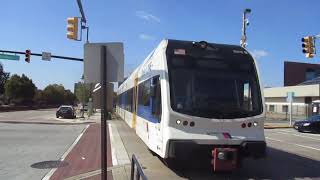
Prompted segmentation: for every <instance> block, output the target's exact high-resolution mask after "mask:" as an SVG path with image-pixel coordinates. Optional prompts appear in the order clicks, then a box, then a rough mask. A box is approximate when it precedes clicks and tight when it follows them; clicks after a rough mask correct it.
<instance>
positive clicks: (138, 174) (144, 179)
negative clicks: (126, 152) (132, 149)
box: [130, 154, 148, 180]
mask: <svg viewBox="0 0 320 180" xmlns="http://www.w3.org/2000/svg"><path fill="white" fill-rule="evenodd" d="M134 165H136V166H137V170H136V171H135V166H134ZM135 173H136V180H140V177H141V178H142V180H148V178H147V177H146V175H144V173H143V170H142V168H141V166H140V164H139V162H138V160H137V158H136V156H135V155H134V154H133V155H132V160H131V178H130V180H134V176H135Z"/></svg>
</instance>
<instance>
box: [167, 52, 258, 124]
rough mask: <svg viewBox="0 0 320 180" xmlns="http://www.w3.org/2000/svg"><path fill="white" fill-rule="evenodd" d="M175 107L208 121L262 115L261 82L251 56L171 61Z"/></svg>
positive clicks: (179, 110) (171, 84)
mask: <svg viewBox="0 0 320 180" xmlns="http://www.w3.org/2000/svg"><path fill="white" fill-rule="evenodd" d="M168 67H169V80H170V96H171V107H172V109H173V110H174V111H177V112H180V113H184V114H188V115H192V116H197V117H204V118H217V119H234V118H244V117H250V116H255V115H258V114H261V113H262V101H261V94H260V87H259V81H258V78H257V73H256V69H255V66H254V63H253V59H252V58H251V56H249V55H247V56H244V55H243V56H240V57H236V58H221V57H219V58H217V57H213V58H210V57H209V58H208V57H192V56H187V55H185V56H171V57H170V58H169V59H168Z"/></svg>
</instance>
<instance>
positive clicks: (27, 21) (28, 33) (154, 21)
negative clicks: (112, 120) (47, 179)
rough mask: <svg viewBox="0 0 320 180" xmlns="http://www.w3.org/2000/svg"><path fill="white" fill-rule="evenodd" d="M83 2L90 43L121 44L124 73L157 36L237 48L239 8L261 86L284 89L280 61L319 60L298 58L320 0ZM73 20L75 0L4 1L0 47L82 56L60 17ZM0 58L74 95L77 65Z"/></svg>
mask: <svg viewBox="0 0 320 180" xmlns="http://www.w3.org/2000/svg"><path fill="white" fill-rule="evenodd" d="M82 1H83V5H84V9H85V13H86V16H87V19H88V24H89V26H90V28H91V29H90V31H91V32H90V42H110V41H123V42H124V45H125V71H126V72H127V73H128V72H130V71H132V70H133V69H134V68H135V67H136V66H137V65H139V64H140V63H141V62H142V61H143V59H144V58H145V57H146V56H147V54H148V53H149V52H150V51H151V50H152V49H153V48H154V47H156V46H157V44H158V43H159V42H160V40H161V39H165V38H172V39H183V40H206V41H209V42H216V43H226V44H239V41H240V37H241V18H242V11H243V9H245V8H251V9H252V13H251V14H250V15H249V20H250V26H249V28H248V31H247V33H248V47H247V48H248V49H249V51H251V52H252V53H253V54H255V56H256V57H257V59H258V62H259V66H260V72H261V75H262V80H263V83H264V84H265V85H267V86H282V84H283V61H284V60H290V61H301V62H311V63H318V57H319V56H317V57H316V58H314V59H312V60H309V59H307V58H305V57H304V55H303V54H302V52H301V37H303V36H305V35H314V34H317V33H320V24H319V23H318V20H319V19H320V11H319V7H320V1H316V0H313V1H292V0H283V1H276V0H268V1H267V0H260V1H244V0H238V1H234V0H224V1H213V0H203V1H202V0H199V1H172V0H161V1H154V0H117V1H109V0H94V1H93V0H82ZM79 15H80V14H79V10H78V7H77V3H76V0H68V1H66V0H45V1H44V0H29V1H23V0H2V1H1V11H0V20H1V26H0V49H5V50H18V51H25V49H31V51H32V52H42V51H49V52H52V54H56V55H64V56H74V57H82V56H83V42H76V41H70V40H68V39H67V38H66V18H67V17H72V16H79ZM0 61H1V62H2V63H3V65H4V68H5V70H6V71H8V72H10V73H11V74H15V73H16V74H22V73H24V74H26V75H27V76H29V77H30V78H32V79H33V81H34V83H35V84H36V86H37V87H38V88H40V89H43V88H44V87H45V86H46V85H48V84H51V83H58V84H63V85H64V86H65V87H66V88H68V89H71V90H73V84H74V83H75V82H77V81H78V80H79V79H80V77H81V75H82V71H83V64H82V63H81V62H68V61H64V60H59V59H53V60H52V61H51V62H43V61H42V60H41V59H40V58H39V57H32V58H31V63H30V64H27V63H25V62H24V56H21V61H19V62H16V61H12V62H9V61H4V60H0Z"/></svg>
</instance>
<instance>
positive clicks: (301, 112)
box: [266, 104, 311, 120]
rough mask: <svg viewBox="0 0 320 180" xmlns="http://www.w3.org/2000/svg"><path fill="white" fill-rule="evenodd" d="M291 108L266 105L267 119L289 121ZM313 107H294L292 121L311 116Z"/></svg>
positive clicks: (284, 105) (282, 105)
mask: <svg viewBox="0 0 320 180" xmlns="http://www.w3.org/2000/svg"><path fill="white" fill-rule="evenodd" d="M289 108H290V106H288V105H286V104H266V110H267V111H266V118H269V119H278V120H289V118H290V109H289ZM310 108H311V105H308V104H304V105H292V119H305V118H307V117H309V115H310V111H311V110H310Z"/></svg>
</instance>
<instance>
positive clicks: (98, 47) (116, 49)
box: [84, 42, 124, 83]
mask: <svg viewBox="0 0 320 180" xmlns="http://www.w3.org/2000/svg"><path fill="white" fill-rule="evenodd" d="M103 47H105V48H106V56H107V57H103V55H102V48H103ZM104 58H106V60H107V61H106V62H107V63H106V68H107V82H119V81H123V69H124V51H123V43H121V42H113V43H86V44H85V45H84V81H85V82H86V83H98V82H101V81H100V78H101V71H100V70H101V68H100V67H101V66H100V63H101V60H102V59H104Z"/></svg>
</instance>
